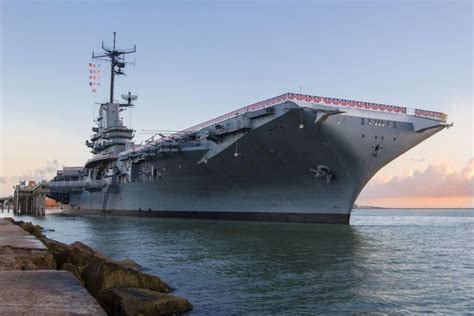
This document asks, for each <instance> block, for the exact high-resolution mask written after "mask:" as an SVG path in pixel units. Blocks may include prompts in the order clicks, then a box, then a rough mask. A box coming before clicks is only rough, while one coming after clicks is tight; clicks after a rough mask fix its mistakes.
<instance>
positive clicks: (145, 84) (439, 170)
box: [0, 0, 474, 208]
mask: <svg viewBox="0 0 474 316" xmlns="http://www.w3.org/2000/svg"><path fill="white" fill-rule="evenodd" d="M472 20H473V4H472V2H471V1H435V0H433V1H418V2H417V1H368V2H362V1H305V2H303V1H275V2H272V1H254V2H252V1H238V2H232V1H222V2H218V1H210V2H205V1H192V2H191V1H190V2H187V1H170V2H165V1H163V2H160V1H148V2H139V1H133V2H127V1H76V2H75V1H67V2H66V1H32V2H27V1H7V0H0V21H1V24H0V27H1V33H0V34H1V35H0V36H1V41H0V45H1V49H0V70H1V77H0V95H1V107H0V124H1V128H0V133H1V134H0V196H5V195H10V194H11V193H12V186H13V185H14V184H15V183H17V182H18V181H19V180H20V179H21V180H28V179H35V180H39V179H49V178H51V177H52V176H54V174H55V170H56V169H58V168H61V167H62V166H80V165H83V164H84V162H85V161H86V160H87V159H88V158H89V157H90V156H91V154H90V152H89V151H88V148H87V147H86V146H85V140H86V139H88V138H89V136H90V134H91V133H92V132H91V127H92V126H93V123H92V119H93V118H94V115H95V113H96V111H97V105H95V104H94V103H95V102H103V101H106V100H107V93H108V91H107V88H106V87H107V85H108V84H109V82H108V80H107V78H105V76H104V77H103V78H102V80H101V84H102V86H100V87H99V90H98V91H97V93H95V94H93V93H91V90H90V88H89V85H88V68H87V65H88V63H89V62H91V58H90V57H91V52H92V50H95V51H100V45H101V41H105V43H106V44H109V45H110V43H111V40H112V32H114V31H115V32H117V34H118V35H117V36H118V46H119V47H122V48H130V47H132V46H133V44H136V45H137V53H136V54H134V55H133V56H131V57H130V56H129V57H130V58H129V59H128V61H130V62H135V66H131V67H127V68H126V69H125V71H126V73H127V76H126V77H125V78H119V79H118V83H117V87H116V91H117V95H119V94H120V93H127V92H128V91H131V92H132V93H134V94H138V95H139V99H138V100H137V102H135V103H136V105H137V106H136V108H134V109H133V110H132V111H131V113H127V114H125V116H124V121H125V122H126V123H127V124H130V123H131V126H132V128H134V129H136V130H137V133H138V134H137V139H138V141H139V142H140V141H142V140H143V139H145V138H147V137H149V136H150V135H147V134H139V133H141V132H142V131H143V130H151V129H159V130H180V129H184V128H187V127H189V126H192V125H194V124H197V123H200V122H202V121H205V120H208V119H210V118H213V117H216V116H218V115H220V114H223V113H227V112H229V111H232V110H234V109H236V108H238V107H241V106H245V105H248V104H251V103H254V102H257V101H261V100H264V99H267V98H270V97H273V96H276V95H280V94H282V93H285V92H302V93H305V94H311V95H320V96H329V97H337V98H346V99H353V100H364V101H370V102H377V103H384V104H395V105H404V106H408V107H416V108H423V109H429V110H434V111H440V112H445V113H448V115H449V119H448V121H449V122H454V127H452V128H450V129H448V130H443V131H442V132H440V133H438V134H437V135H435V136H433V137H431V138H429V139H428V140H426V141H425V142H424V143H422V144H420V145H418V146H417V147H415V148H414V149H412V150H410V151H408V152H407V153H405V154H404V155H402V156H400V157H399V158H397V159H396V160H395V161H393V162H391V163H390V164H388V165H387V166H386V167H384V168H383V169H382V170H381V171H379V173H378V174H377V175H376V176H375V177H374V178H373V179H372V180H371V181H370V182H369V184H368V185H367V186H366V188H365V189H364V190H363V192H362V193H361V195H360V197H359V199H358V200H357V203H358V204H361V205H375V206H385V207H420V208H423V207H442V208H446V207H474V150H473V148H474V144H473V143H474V135H473V128H472V122H473V121H474V112H473V78H472V76H473V55H472V53H473V34H472V32H473V31H472V26H473V25H472Z"/></svg>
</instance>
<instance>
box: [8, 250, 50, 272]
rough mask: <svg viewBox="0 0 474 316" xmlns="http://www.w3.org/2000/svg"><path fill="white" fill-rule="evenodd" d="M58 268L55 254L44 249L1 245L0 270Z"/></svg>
mask: <svg viewBox="0 0 474 316" xmlns="http://www.w3.org/2000/svg"><path fill="white" fill-rule="evenodd" d="M6 270H56V262H55V261H54V258H53V255H52V254H51V253H50V252H49V251H47V250H42V249H28V248H14V247H9V246H2V247H0V271H6Z"/></svg>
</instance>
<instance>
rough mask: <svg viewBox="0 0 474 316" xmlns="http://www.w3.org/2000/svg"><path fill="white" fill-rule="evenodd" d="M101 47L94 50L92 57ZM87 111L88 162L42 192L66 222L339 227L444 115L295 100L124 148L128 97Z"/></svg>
mask: <svg viewBox="0 0 474 316" xmlns="http://www.w3.org/2000/svg"><path fill="white" fill-rule="evenodd" d="M103 48H104V47H103ZM104 50H105V54H103V55H100V58H107V59H108V60H109V61H110V62H111V91H110V100H109V102H106V103H103V104H101V105H100V108H99V115H98V118H97V120H96V122H97V126H95V127H93V128H92V130H93V132H94V134H93V135H92V136H91V138H90V140H89V141H87V142H86V145H87V146H88V147H90V148H91V151H92V154H93V156H92V158H90V159H89V160H88V161H87V162H86V163H85V165H84V167H80V168H69V169H65V170H63V171H60V172H59V173H58V176H57V177H56V178H55V179H54V180H52V181H50V183H49V186H50V190H51V196H52V197H53V198H55V199H57V200H58V201H60V202H62V203H63V204H64V205H65V210H66V211H68V212H72V213H82V214H85V213H97V212H105V213H107V214H118V215H150V216H159V217H182V218H188V217H190V218H209V219H238V220H269V221H292V222H315V223H349V218H350V214H351V209H352V206H353V204H354V201H355V200H356V198H357V196H358V195H359V193H360V192H361V190H362V189H363V187H364V186H365V185H366V183H367V182H368V181H369V180H370V179H371V178H372V177H373V176H374V175H375V174H376V172H377V171H378V170H380V169H381V168H382V167H383V166H385V165H386V164H387V163H389V162H390V161H392V160H393V159H395V158H397V157H398V156H400V155H401V154H403V153H404V152H406V151H407V150H409V149H410V148H412V147H414V146H416V145H417V144H419V143H421V142H422V141H424V140H425V139H427V138H429V137H431V136H432V135H434V134H435V133H437V132H439V131H441V130H442V129H444V128H446V127H447V126H449V125H448V124H447V115H446V114H444V113H440V112H434V111H427V110H420V109H411V108H408V107H405V106H393V105H384V104H378V103H370V102H361V101H353V100H345V99H338V98H329V97H321V96H311V95H303V94H296V93H285V94H282V95H279V96H277V97H274V98H271V99H268V100H265V101H261V102H258V103H254V104H251V105H248V106H245V107H242V108H239V109H237V110H235V111H232V112H230V113H227V114H224V115H221V116H219V117H217V118H214V119H212V120H209V121H206V122H203V123H201V124H198V125H195V126H193V127H190V128H188V129H185V130H183V131H181V132H177V133H174V134H171V135H167V136H165V135H161V136H160V137H161V138H159V139H155V137H152V138H150V139H149V140H148V141H147V142H145V143H144V144H141V145H137V144H135V143H133V137H134V131H133V130H132V129H130V128H128V127H126V126H125V125H124V124H123V122H122V120H121V119H120V113H121V111H123V110H124V109H126V108H128V107H130V106H132V105H133V103H132V101H134V100H135V99H136V96H133V95H131V94H130V93H129V94H126V95H122V97H123V98H124V99H125V100H126V102H125V103H119V102H116V101H115V100H114V91H113V86H114V75H115V74H119V73H123V72H122V68H123V67H124V66H125V63H124V62H123V55H124V54H126V53H130V52H134V51H135V49H134V50H133V51H131V50H130V51H120V50H117V49H116V48H115V38H114V47H113V48H112V49H107V48H104Z"/></svg>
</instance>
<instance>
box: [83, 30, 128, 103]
mask: <svg viewBox="0 0 474 316" xmlns="http://www.w3.org/2000/svg"><path fill="white" fill-rule="evenodd" d="M116 35H117V32H114V42H113V46H112V48H108V47H106V46H104V41H102V50H104V53H102V54H99V55H97V54H96V53H94V52H92V58H93V59H98V60H103V61H107V62H110V103H114V81H115V75H125V73H124V72H123V68H125V65H126V64H131V63H127V62H125V55H127V54H132V53H135V52H136V51H137V46H136V45H133V48H131V49H117V48H115V42H116ZM132 100H133V99H132ZM132 100H129V102H130V101H132Z"/></svg>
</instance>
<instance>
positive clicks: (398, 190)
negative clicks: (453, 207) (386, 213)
mask: <svg viewBox="0 0 474 316" xmlns="http://www.w3.org/2000/svg"><path fill="white" fill-rule="evenodd" d="M397 197H399V198H445V197H474V158H471V159H469V161H468V162H467V164H466V166H464V167H462V168H460V169H456V168H453V167H451V166H449V165H447V164H431V165H428V166H427V167H426V168H425V169H424V170H422V171H413V172H411V173H408V174H405V175H402V176H399V177H391V178H387V177H375V178H374V179H372V181H370V183H369V184H368V185H367V186H366V188H365V189H364V190H363V192H362V194H361V198H362V199H374V198H376V199H380V198H397Z"/></svg>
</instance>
